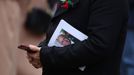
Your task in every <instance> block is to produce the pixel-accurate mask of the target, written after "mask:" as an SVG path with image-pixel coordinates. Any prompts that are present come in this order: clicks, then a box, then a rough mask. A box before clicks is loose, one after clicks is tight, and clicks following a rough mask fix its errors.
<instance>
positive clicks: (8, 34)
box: [0, 0, 21, 75]
mask: <svg viewBox="0 0 134 75" xmlns="http://www.w3.org/2000/svg"><path fill="white" fill-rule="evenodd" d="M20 23H21V19H20V8H19V5H18V3H17V2H16V1H15V0H0V75H16V61H17V60H16V52H17V47H16V46H17V45H18V32H19V28H20V27H19V26H20Z"/></svg>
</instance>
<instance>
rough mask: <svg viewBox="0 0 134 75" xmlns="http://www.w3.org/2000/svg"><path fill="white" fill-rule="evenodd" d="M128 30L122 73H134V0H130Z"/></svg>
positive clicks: (133, 74) (132, 74)
mask: <svg viewBox="0 0 134 75" xmlns="http://www.w3.org/2000/svg"><path fill="white" fill-rule="evenodd" d="M129 5H130V7H129V19H128V32H127V38H126V44H125V48H124V54H123V58H122V64H121V75H134V0H129Z"/></svg>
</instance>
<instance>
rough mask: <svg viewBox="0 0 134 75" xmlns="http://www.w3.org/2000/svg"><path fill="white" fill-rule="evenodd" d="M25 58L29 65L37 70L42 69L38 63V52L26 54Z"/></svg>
mask: <svg viewBox="0 0 134 75" xmlns="http://www.w3.org/2000/svg"><path fill="white" fill-rule="evenodd" d="M27 58H28V61H29V63H31V64H32V65H33V66H34V67H35V68H37V69H38V68H41V67H42V65H41V63H40V57H39V52H36V53H28V52H27Z"/></svg>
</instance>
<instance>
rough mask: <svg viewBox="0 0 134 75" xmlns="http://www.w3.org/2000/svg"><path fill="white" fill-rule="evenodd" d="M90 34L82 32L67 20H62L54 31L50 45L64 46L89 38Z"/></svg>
mask: <svg viewBox="0 0 134 75" xmlns="http://www.w3.org/2000/svg"><path fill="white" fill-rule="evenodd" d="M87 38H88V36H87V35H85V34H84V33H82V32H80V31H79V30H77V29H76V28H74V27H73V26H71V25H70V24H69V23H67V22H66V21H65V20H63V19H62V20H61V21H60V22H59V24H58V26H57V28H56V30H55V31H54V33H53V35H52V37H51V38H50V41H49V43H48V46H49V47H51V46H56V47H64V46H66V45H69V44H74V43H77V42H79V41H83V40H85V39H87Z"/></svg>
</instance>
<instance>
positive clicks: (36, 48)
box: [29, 45, 40, 51]
mask: <svg viewBox="0 0 134 75" xmlns="http://www.w3.org/2000/svg"><path fill="white" fill-rule="evenodd" d="M29 48H30V49H31V50H33V51H40V47H37V46H35V45H29Z"/></svg>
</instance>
